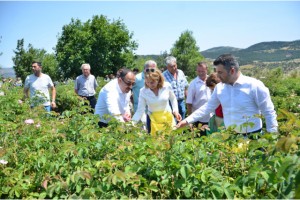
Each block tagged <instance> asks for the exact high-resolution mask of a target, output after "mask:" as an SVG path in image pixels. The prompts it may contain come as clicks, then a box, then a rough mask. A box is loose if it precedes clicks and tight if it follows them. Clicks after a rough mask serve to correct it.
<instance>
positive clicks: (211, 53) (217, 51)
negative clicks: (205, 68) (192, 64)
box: [201, 46, 242, 59]
mask: <svg viewBox="0 0 300 200" xmlns="http://www.w3.org/2000/svg"><path fill="white" fill-rule="evenodd" d="M239 50H242V49H240V48H235V47H224V46H221V47H214V48H211V49H207V50H205V51H202V52H201V54H202V55H203V56H204V57H206V58H211V59H215V58H217V57H218V56H219V55H221V54H224V53H229V52H232V53H233V52H235V51H239Z"/></svg>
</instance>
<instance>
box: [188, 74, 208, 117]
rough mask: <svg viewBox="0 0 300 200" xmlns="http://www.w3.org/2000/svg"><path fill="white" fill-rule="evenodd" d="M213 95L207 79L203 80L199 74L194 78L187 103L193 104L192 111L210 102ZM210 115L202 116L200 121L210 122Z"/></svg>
mask: <svg viewBox="0 0 300 200" xmlns="http://www.w3.org/2000/svg"><path fill="white" fill-rule="evenodd" d="M210 96H211V91H210V89H209V87H207V86H206V83H205V81H203V80H201V79H200V78H199V76H197V77H196V78H195V79H193V80H192V81H191V83H190V85H189V88H188V94H187V98H186V103H187V104H191V105H192V112H194V111H195V110H197V109H198V108H200V107H201V106H203V105H204V104H206V103H207V102H208V100H209V99H210ZM209 119H210V115H206V116H204V117H202V118H200V119H199V120H198V121H200V122H208V121H209Z"/></svg>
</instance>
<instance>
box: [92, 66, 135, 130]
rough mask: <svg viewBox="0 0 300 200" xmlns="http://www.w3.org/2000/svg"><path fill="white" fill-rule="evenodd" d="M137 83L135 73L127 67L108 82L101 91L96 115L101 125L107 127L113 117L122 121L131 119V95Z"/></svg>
mask: <svg viewBox="0 0 300 200" xmlns="http://www.w3.org/2000/svg"><path fill="white" fill-rule="evenodd" d="M134 85H135V74H134V73H133V72H132V71H131V70H129V69H126V68H122V69H120V70H119V71H118V73H117V78H116V79H113V80H112V81H110V82H109V83H107V84H106V85H105V86H104V87H103V88H102V89H101V90H100V92H99V97H98V100H97V104H96V107H95V115H99V117H100V121H99V123H98V125H99V127H100V128H101V127H107V126H108V122H109V121H110V120H111V118H112V117H114V118H116V119H117V120H119V121H121V122H128V121H130V120H131V113H130V107H129V103H130V96H131V89H132V87H133V86H134Z"/></svg>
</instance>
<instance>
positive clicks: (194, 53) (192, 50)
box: [171, 30, 204, 76]
mask: <svg viewBox="0 0 300 200" xmlns="http://www.w3.org/2000/svg"><path fill="white" fill-rule="evenodd" d="M171 55H172V56H174V57H176V59H177V65H178V68H180V69H181V70H183V71H184V73H185V75H188V76H194V75H195V71H196V66H197V63H198V62H200V61H202V60H204V57H203V56H202V55H201V53H200V52H199V47H198V46H197V44H196V40H195V38H194V37H193V33H192V31H188V30H187V31H184V32H183V33H182V34H181V35H180V37H179V39H178V40H177V41H176V42H175V44H174V46H173V48H172V49H171Z"/></svg>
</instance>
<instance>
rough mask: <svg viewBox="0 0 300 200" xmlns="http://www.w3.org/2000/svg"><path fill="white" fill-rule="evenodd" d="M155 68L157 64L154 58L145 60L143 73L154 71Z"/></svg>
mask: <svg viewBox="0 0 300 200" xmlns="http://www.w3.org/2000/svg"><path fill="white" fill-rule="evenodd" d="M156 68H157V64H156V62H155V61H154V60H147V61H146V62H145V64H144V73H146V72H154V71H155V69H156Z"/></svg>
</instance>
